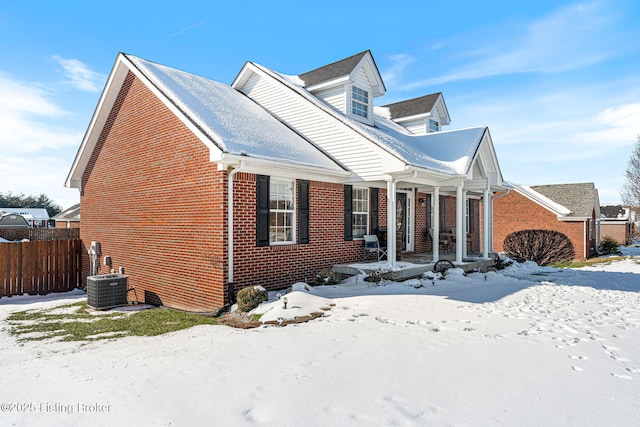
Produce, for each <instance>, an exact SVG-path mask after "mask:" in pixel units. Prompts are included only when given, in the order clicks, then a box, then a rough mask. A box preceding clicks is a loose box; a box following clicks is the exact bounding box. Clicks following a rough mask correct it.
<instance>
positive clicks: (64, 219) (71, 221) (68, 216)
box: [51, 203, 80, 228]
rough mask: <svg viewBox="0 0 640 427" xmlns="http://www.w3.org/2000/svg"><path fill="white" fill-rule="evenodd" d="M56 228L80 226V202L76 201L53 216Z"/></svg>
mask: <svg viewBox="0 0 640 427" xmlns="http://www.w3.org/2000/svg"><path fill="white" fill-rule="evenodd" d="M51 219H53V220H54V221H55V227H56V228H80V203H76V204H75V205H72V206H70V207H68V208H67V209H65V210H63V211H62V212H60V213H59V214H57V215H55V216H54V217H53V218H51Z"/></svg>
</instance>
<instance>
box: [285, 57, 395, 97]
mask: <svg viewBox="0 0 640 427" xmlns="http://www.w3.org/2000/svg"><path fill="white" fill-rule="evenodd" d="M366 60H368V61H370V64H371V68H372V71H373V73H374V76H373V78H374V80H375V81H376V82H377V83H378V84H379V86H380V87H379V88H378V90H377V91H376V92H375V93H374V94H373V95H374V96H377V95H381V94H383V93H385V92H386V91H387V89H386V87H385V85H384V81H382V76H381V75H380V71H379V70H378V66H377V65H376V61H375V60H374V59H373V55H372V54H371V51H370V50H365V51H364V52H360V53H356V54H355V55H352V56H350V57H348V58H345V59H341V60H339V61H336V62H332V63H331V64H328V65H324V66H322V67H320V68H316V69H315V70H311V71H307V72H306V73H302V74H300V75H298V78H299V79H300V80H301V81H303V82H304V84H303V86H304V87H305V88H310V87H313V86H315V85H318V84H320V83H324V82H329V81H331V80H336V79H339V78H340V77H347V76H350V75H351V74H352V73H353V72H354V71H355V70H356V69H357V67H358V65H360V64H362V63H363V61H366Z"/></svg>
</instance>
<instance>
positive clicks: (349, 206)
mask: <svg viewBox="0 0 640 427" xmlns="http://www.w3.org/2000/svg"><path fill="white" fill-rule="evenodd" d="M344 240H345V241H349V240H353V186H351V185H345V186H344Z"/></svg>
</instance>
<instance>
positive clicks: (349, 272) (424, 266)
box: [331, 253, 495, 280]
mask: <svg viewBox="0 0 640 427" xmlns="http://www.w3.org/2000/svg"><path fill="white" fill-rule="evenodd" d="M443 259H444V260H448V261H451V263H452V264H453V265H454V266H455V267H456V268H461V269H463V270H464V272H465V273H468V272H470V271H474V270H483V269H487V268H490V267H493V266H494V264H495V261H494V259H488V258H482V257H471V256H470V257H468V258H464V259H463V260H462V261H456V255H455V254H442V255H440V256H439V260H443ZM435 264H436V262H435V261H433V256H432V254H431V253H410V254H402V260H401V261H396V262H395V265H394V266H393V267H392V266H391V264H388V263H387V262H386V261H361V262H354V263H348V264H336V265H334V266H333V267H332V268H331V269H332V270H333V271H335V272H336V273H340V274H344V275H346V276H355V275H358V274H361V273H371V272H373V271H375V270H377V269H379V268H381V267H382V268H385V267H386V268H391V271H389V272H387V273H385V274H384V275H383V277H384V278H385V279H388V280H406V279H410V278H413V277H419V276H422V274H424V273H426V272H428V271H433V269H434V266H435Z"/></svg>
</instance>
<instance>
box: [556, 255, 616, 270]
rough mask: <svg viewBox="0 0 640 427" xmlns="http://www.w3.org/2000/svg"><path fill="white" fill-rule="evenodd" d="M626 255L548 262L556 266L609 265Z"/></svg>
mask: <svg viewBox="0 0 640 427" xmlns="http://www.w3.org/2000/svg"><path fill="white" fill-rule="evenodd" d="M626 258H627V257H624V256H613V257H606V258H597V257H596V258H589V259H586V260H584V261H564V262H556V263H554V264H550V266H551V267H556V268H580V267H590V266H594V265H609V264H611V263H612V262H615V261H622V260H624V259H626Z"/></svg>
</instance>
